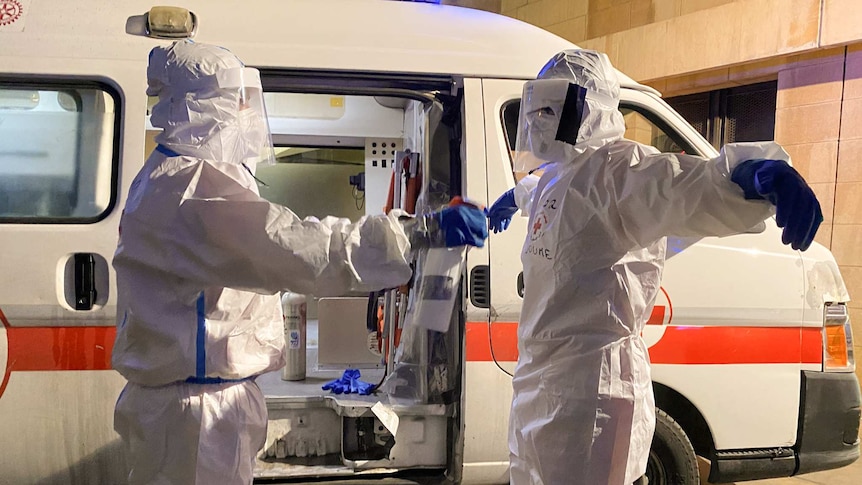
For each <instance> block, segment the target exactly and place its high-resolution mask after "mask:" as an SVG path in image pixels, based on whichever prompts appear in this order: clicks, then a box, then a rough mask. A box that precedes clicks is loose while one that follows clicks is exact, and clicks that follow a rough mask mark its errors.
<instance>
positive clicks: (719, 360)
mask: <svg viewBox="0 0 862 485" xmlns="http://www.w3.org/2000/svg"><path fill="white" fill-rule="evenodd" d="M654 315H655V312H654ZM488 335H489V334H488V323H487V322H467V336H466V338H467V361H468V362H471V361H472V362H493V361H494V358H496V360H497V361H500V362H515V361H517V360H518V324H517V322H494V324H493V325H491V333H490V336H491V340H490V341H489V339H488ZM491 341H493V342H494V347H493V353H492V349H491V345H490V342H491ZM649 354H650V360H651V361H652V363H653V364H688V365H698V364H701V365H702V364H820V363H821V362H822V355H823V344H822V337H821V333H820V329H819V328H816V327H812V328H802V327H687V326H674V325H668V326H666V327H665V329H664V334H663V335H662V337H661V339H660V340H659V341H658V342H657V343H656V344H655V345H653V346H652V347H650V348H649Z"/></svg>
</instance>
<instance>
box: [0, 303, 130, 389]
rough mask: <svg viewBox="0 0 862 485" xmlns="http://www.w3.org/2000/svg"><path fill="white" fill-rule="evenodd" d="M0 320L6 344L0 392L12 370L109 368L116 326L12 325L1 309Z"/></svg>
mask: <svg viewBox="0 0 862 485" xmlns="http://www.w3.org/2000/svg"><path fill="white" fill-rule="evenodd" d="M0 322H2V327H0V345H2V344H3V343H4V342H3V340H5V344H6V362H0V366H4V367H5V369H4V372H3V380H2V381H0V396H2V395H3V391H5V390H6V385H7V384H8V383H9V376H10V375H11V374H12V372H13V371H14V372H27V371H65V370H109V369H111V350H112V349H113V347H114V335H115V334H116V328H115V327H13V326H11V325H9V321H8V320H7V319H6V315H4V314H3V311H2V310H0ZM4 364H5V365H4Z"/></svg>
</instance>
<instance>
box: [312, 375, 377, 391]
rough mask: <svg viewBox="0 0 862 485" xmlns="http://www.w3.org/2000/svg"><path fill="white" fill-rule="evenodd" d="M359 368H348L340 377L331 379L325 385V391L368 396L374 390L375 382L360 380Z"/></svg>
mask: <svg viewBox="0 0 862 485" xmlns="http://www.w3.org/2000/svg"><path fill="white" fill-rule="evenodd" d="M359 377H360V373H359V369H347V370H345V371H344V374H342V375H341V377H340V378H338V379H335V380H334V381H329V382H327V383H326V384H324V385H323V390H324V391H332V392H334V393H335V394H359V395H362V396H367V395H369V394H371V391H373V390H374V384H369V383H368V382H363V381H360V380H359Z"/></svg>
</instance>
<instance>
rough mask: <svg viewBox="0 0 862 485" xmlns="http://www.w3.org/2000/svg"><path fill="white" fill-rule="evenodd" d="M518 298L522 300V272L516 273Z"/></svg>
mask: <svg viewBox="0 0 862 485" xmlns="http://www.w3.org/2000/svg"><path fill="white" fill-rule="evenodd" d="M518 296H520V297H521V298H524V272H523V271H521V272H520V273H518Z"/></svg>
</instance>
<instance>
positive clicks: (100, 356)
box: [6, 327, 116, 371]
mask: <svg viewBox="0 0 862 485" xmlns="http://www.w3.org/2000/svg"><path fill="white" fill-rule="evenodd" d="M115 334H116V328H115V327H7V328H6V336H7V339H8V342H9V362H8V364H6V367H7V369H8V370H10V371H46V370H47V371H52V370H108V369H110V368H111V350H112V349H113V347H114V335H115Z"/></svg>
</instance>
